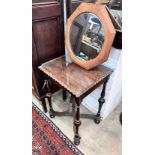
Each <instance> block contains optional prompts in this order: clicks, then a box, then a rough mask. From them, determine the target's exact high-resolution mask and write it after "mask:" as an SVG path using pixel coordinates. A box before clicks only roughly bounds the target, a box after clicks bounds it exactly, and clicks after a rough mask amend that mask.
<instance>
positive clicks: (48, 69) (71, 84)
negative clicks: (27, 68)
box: [39, 56, 112, 97]
mask: <svg viewBox="0 0 155 155" xmlns="http://www.w3.org/2000/svg"><path fill="white" fill-rule="evenodd" d="M39 69H40V70H42V71H43V72H44V73H45V74H47V75H48V76H49V77H50V78H52V79H53V80H54V81H56V82H57V83H59V84H60V85H61V86H62V87H64V88H65V89H67V90H68V91H69V92H71V93H72V94H74V95H75V96H76V97H80V96H81V95H82V94H83V93H85V92H87V91H88V90H89V89H91V88H92V87H94V86H95V85H96V84H98V83H99V82H101V81H102V80H103V79H104V78H106V77H107V76H108V75H110V74H111V72H112V70H111V69H110V68H107V67H105V66H103V65H99V66H97V67H95V68H94V69H91V70H89V71H88V70H85V69H83V68H81V67H80V66H78V65H76V64H74V63H68V62H66V59H65V56H61V57H58V58H56V59H53V60H51V61H48V62H46V63H43V64H42V65H41V66H39Z"/></svg>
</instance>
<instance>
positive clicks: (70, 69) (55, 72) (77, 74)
mask: <svg viewBox="0 0 155 155" xmlns="http://www.w3.org/2000/svg"><path fill="white" fill-rule="evenodd" d="M39 69H40V70H42V71H43V72H44V73H45V74H46V75H48V77H49V78H51V79H52V80H53V81H54V82H55V83H56V84H58V85H59V86H60V87H61V88H62V89H63V92H64V93H63V98H64V99H65V98H66V94H65V91H67V92H69V93H70V94H71V97H72V98H73V99H74V102H72V104H73V106H72V108H73V110H72V113H67V112H56V111H54V109H53V107H52V101H51V96H52V94H50V84H49V83H48V81H45V86H46V87H47V90H48V91H49V92H47V95H46V97H47V99H48V102H49V106H50V117H52V118H53V117H55V116H56V115H57V116H62V115H63V116H73V117H74V122H73V128H74V144H75V145H78V144H80V138H81V137H80V135H79V126H80V125H81V121H80V117H83V118H91V119H94V121H95V123H97V124H98V123H100V119H101V117H100V112H101V108H102V105H103V103H104V102H105V100H104V96H105V87H106V82H107V81H108V78H109V76H110V74H111V73H112V70H111V69H109V68H107V67H105V66H103V65H99V66H97V67H96V68H94V69H92V70H89V71H88V70H85V69H83V68H81V67H80V66H78V65H76V64H74V63H69V64H68V63H67V62H66V60H65V56H61V57H58V58H56V59H53V60H51V61H48V62H46V63H44V64H42V65H41V66H40V67H39ZM100 85H103V89H102V92H101V96H100V98H99V100H98V101H99V108H98V112H97V114H96V115H91V114H80V104H81V102H82V100H83V98H85V97H86V96H87V95H89V94H90V93H91V92H93V91H94V90H95V89H96V88H97V87H99V86H100Z"/></svg>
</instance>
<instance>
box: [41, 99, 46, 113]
mask: <svg viewBox="0 0 155 155" xmlns="http://www.w3.org/2000/svg"><path fill="white" fill-rule="evenodd" d="M41 105H42V108H43V111H44V112H45V113H46V112H47V107H46V101H45V98H44V97H43V98H42V99H41Z"/></svg>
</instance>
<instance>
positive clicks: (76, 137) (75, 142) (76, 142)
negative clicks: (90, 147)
mask: <svg viewBox="0 0 155 155" xmlns="http://www.w3.org/2000/svg"><path fill="white" fill-rule="evenodd" d="M80 139H81V137H80V136H78V135H77V136H76V135H75V136H74V144H75V145H79V144H80Z"/></svg>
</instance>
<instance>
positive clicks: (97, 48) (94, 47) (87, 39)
mask: <svg viewBox="0 0 155 155" xmlns="http://www.w3.org/2000/svg"><path fill="white" fill-rule="evenodd" d="M103 42H104V29H103V26H102V24H101V21H100V20H99V18H98V17H97V16H96V15H95V14H92V13H82V14H80V15H79V16H78V17H76V18H75V20H74V21H73V24H72V25H71V30H70V45H71V48H72V51H73V53H74V54H75V55H76V57H77V58H78V59H80V60H83V61H88V60H91V59H94V58H96V57H97V55H98V54H99V53H100V52H101V49H102V45H103Z"/></svg>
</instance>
